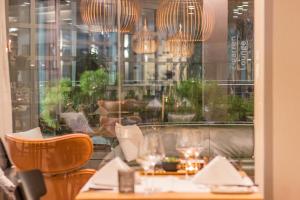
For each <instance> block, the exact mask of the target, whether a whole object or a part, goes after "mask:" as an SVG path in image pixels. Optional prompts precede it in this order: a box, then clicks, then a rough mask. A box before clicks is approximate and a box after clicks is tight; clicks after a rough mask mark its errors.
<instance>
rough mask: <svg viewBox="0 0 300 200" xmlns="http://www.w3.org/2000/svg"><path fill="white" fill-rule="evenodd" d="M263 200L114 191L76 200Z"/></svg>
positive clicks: (93, 192)
mask: <svg viewBox="0 0 300 200" xmlns="http://www.w3.org/2000/svg"><path fill="white" fill-rule="evenodd" d="M116 199H121V200H263V196H262V195H261V194H260V193H252V194H214V193H211V192H196V193H186V192H158V193H150V194H144V193H132V194H121V193H118V192H116V191H110V192H108V191H99V190H90V191H87V192H80V193H79V194H78V195H77V197H76V200H116Z"/></svg>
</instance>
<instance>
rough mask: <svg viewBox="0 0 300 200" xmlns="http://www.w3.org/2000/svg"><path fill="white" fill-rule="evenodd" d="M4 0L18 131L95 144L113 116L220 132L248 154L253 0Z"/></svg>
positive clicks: (110, 130)
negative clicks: (84, 137) (77, 136)
mask: <svg viewBox="0 0 300 200" xmlns="http://www.w3.org/2000/svg"><path fill="white" fill-rule="evenodd" d="M7 2H8V4H7V5H8V6H7V9H8V12H7V13H8V16H7V17H8V36H9V47H10V48H9V60H10V69H11V81H12V94H13V95H12V98H13V107H14V111H13V112H14V130H15V131H16V132H17V131H24V130H28V129H30V128H34V127H37V126H40V127H41V128H42V131H43V133H44V134H45V135H47V136H55V135H61V134H68V133H72V132H83V133H87V134H89V135H90V136H91V137H93V138H94V142H95V143H97V142H100V143H103V138H105V139H107V138H114V137H115V127H114V126H115V123H116V122H118V123H121V124H123V125H130V124H137V125H139V126H140V127H141V128H142V129H147V127H154V126H158V127H162V130H164V131H166V132H167V130H166V128H168V127H169V128H170V130H174V129H173V128H172V127H181V128H182V129H181V128H179V129H177V130H176V131H181V130H186V128H189V127H191V128H192V127H193V128H195V127H198V130H199V131H200V132H201V131H202V132H205V130H207V128H208V129H209V131H208V132H207V134H208V137H210V134H222V133H223V132H224V131H225V130H227V132H231V133H234V134H235V135H237V134H239V132H243V133H245V135H246V136H245V135H244V134H240V135H241V138H240V139H243V137H244V138H248V139H246V140H247V141H249V143H248V144H249V146H250V147H249V151H248V152H250V153H246V154H245V157H247V158H252V156H253V148H254V144H253V137H254V133H253V132H254V131H253V107H254V105H253V104H254V103H253V94H254V80H253V74H254V71H253V70H254V59H253V58H254V52H253V51H254V48H253V45H254V43H253V40H254V38H253V23H254V18H253V11H254V3H253V1H252V0H247V1H246V0H195V1H190V0H174V1H169V0H163V1H159V0H139V1H136V0H108V1H103V0H93V1H88V0H59V1H57V0H43V1H40V0H28V1H18V0H7ZM91 2H93V4H92V3H91ZM93 5H94V7H93ZM97 8H98V9H97ZM100 8H101V9H100ZM87 11H89V12H87ZM220 127H222V128H221V129H220ZM245 127H246V128H245ZM225 132H226V131H225ZM225 135H226V134H225ZM102 137H103V138H102ZM230 137H231V136H228V138H230ZM99 138H100V139H99ZM251 138H252V139H251ZM238 140H239V139H238ZM108 141H109V143H111V141H113V139H108ZM222 141H224V140H222V139H220V141H218V142H217V143H218V144H222ZM224 143H226V142H224ZM209 145H210V147H212V146H213V145H212V143H209ZM228 145H229V146H231V147H232V144H228ZM217 146H218V147H214V149H218V148H219V149H220V148H221V149H223V150H224V149H226V148H227V147H225V146H226V145H225V146H223V147H221V146H222V145H217ZM241 146H242V145H241ZM212 148H213V147H212ZM219 152H220V151H219ZM235 157H243V155H238V156H237V155H236V156H235Z"/></svg>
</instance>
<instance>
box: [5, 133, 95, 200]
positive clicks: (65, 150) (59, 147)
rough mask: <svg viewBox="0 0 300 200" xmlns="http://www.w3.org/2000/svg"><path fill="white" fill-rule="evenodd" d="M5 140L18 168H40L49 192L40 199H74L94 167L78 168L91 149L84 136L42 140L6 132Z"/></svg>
mask: <svg viewBox="0 0 300 200" xmlns="http://www.w3.org/2000/svg"><path fill="white" fill-rule="evenodd" d="M5 139H6V142H7V146H8V150H9V153H10V157H11V160H12V162H13V163H14V165H15V166H16V168H17V169H18V170H20V171H24V170H31V169H39V170H41V171H42V173H43V175H44V179H45V182H46V188H47V191H48V192H47V194H46V195H45V196H44V197H43V198H42V199H49V200H50V199H51V200H56V199H59V200H60V199H64V200H69V199H70V200H73V199H74V198H75V196H76V195H77V193H78V192H79V190H80V189H81V187H82V186H83V185H84V184H85V183H86V182H87V181H88V179H89V178H90V177H91V176H92V175H93V174H94V173H95V170H93V169H81V168H82V167H83V165H84V164H85V163H86V162H87V161H88V160H89V159H90V157H91V155H92V152H93V144H92V141H91V139H90V138H89V136H87V135H84V134H69V135H64V136H59V137H53V138H47V139H42V140H33V139H24V138H18V137H16V136H14V135H6V136H5Z"/></svg>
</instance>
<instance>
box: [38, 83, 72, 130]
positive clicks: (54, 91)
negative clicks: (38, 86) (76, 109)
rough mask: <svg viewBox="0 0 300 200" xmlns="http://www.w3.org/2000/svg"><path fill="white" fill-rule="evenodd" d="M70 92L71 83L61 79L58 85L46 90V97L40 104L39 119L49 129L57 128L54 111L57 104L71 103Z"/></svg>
mask: <svg viewBox="0 0 300 200" xmlns="http://www.w3.org/2000/svg"><path fill="white" fill-rule="evenodd" d="M71 90H72V83H71V81H70V80H69V79H62V80H61V81H60V82H59V84H58V85H56V86H50V87H48V88H46V95H45V98H44V99H43V100H42V103H41V110H42V111H41V118H42V120H43V121H44V122H45V123H46V124H47V126H49V127H50V128H54V129H55V128H58V127H59V124H58V122H57V117H56V114H55V111H56V109H57V106H58V105H59V104H61V105H68V103H70V102H71V98H70V93H71Z"/></svg>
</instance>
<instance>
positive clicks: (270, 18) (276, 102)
mask: <svg viewBox="0 0 300 200" xmlns="http://www.w3.org/2000/svg"><path fill="white" fill-rule="evenodd" d="M299 7H300V1H299V0H289V1H282V0H273V1H271V0H266V140H265V146H266V149H265V150H266V154H265V155H266V171H265V172H266V180H265V186H266V200H299V199H300V171H299V170H300V159H299V152H300V123H299V119H300V117H299V116H300V105H299V102H300V91H299V90H300V79H299V76H300V62H299V60H298V58H299V53H300V51H299V44H300V37H299V35H300V23H299V19H300V12H299Z"/></svg>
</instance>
